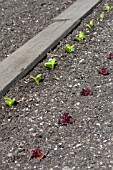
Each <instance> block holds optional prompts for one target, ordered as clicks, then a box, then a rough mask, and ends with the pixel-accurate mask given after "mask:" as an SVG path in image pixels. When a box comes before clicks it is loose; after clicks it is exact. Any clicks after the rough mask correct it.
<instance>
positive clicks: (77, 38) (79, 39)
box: [74, 31, 85, 42]
mask: <svg viewBox="0 0 113 170" xmlns="http://www.w3.org/2000/svg"><path fill="white" fill-rule="evenodd" d="M74 39H75V40H77V41H79V42H82V41H83V40H84V39H85V35H84V32H82V31H80V33H79V36H78V37H74Z"/></svg>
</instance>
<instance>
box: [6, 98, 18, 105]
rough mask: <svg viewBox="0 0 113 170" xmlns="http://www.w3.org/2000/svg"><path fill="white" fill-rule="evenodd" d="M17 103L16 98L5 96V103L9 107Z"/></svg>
mask: <svg viewBox="0 0 113 170" xmlns="http://www.w3.org/2000/svg"><path fill="white" fill-rule="evenodd" d="M15 103H16V99H15V98H13V99H11V98H10V97H5V104H6V105H8V106H9V107H11V106H13V105H14V104H15Z"/></svg>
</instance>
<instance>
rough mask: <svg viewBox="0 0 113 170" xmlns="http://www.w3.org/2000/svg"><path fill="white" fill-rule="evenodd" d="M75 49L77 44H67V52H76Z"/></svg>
mask: <svg viewBox="0 0 113 170" xmlns="http://www.w3.org/2000/svg"><path fill="white" fill-rule="evenodd" d="M74 50H75V45H70V44H66V47H65V51H66V52H68V53H72V52H74Z"/></svg>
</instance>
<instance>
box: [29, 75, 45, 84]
mask: <svg viewBox="0 0 113 170" xmlns="http://www.w3.org/2000/svg"><path fill="white" fill-rule="evenodd" d="M31 78H32V79H33V80H34V81H35V83H36V85H38V84H39V81H40V80H41V78H42V74H38V75H37V76H36V77H34V76H31Z"/></svg>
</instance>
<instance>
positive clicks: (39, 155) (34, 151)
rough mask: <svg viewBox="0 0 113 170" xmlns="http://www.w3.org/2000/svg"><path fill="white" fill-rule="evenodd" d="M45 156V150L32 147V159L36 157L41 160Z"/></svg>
mask: <svg viewBox="0 0 113 170" xmlns="http://www.w3.org/2000/svg"><path fill="white" fill-rule="evenodd" d="M44 156H45V154H44V152H43V151H42V150H41V149H40V147H38V148H36V149H35V148H33V149H30V159H33V158H36V159H37V160H38V161H40V160H41V159H42V158H43V157H44Z"/></svg>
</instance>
